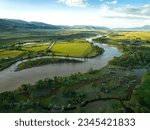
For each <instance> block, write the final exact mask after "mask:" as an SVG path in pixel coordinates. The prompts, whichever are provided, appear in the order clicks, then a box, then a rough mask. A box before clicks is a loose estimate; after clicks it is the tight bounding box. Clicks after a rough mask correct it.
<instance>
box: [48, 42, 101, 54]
mask: <svg viewBox="0 0 150 130" xmlns="http://www.w3.org/2000/svg"><path fill="white" fill-rule="evenodd" d="M102 52H103V51H102V50H101V49H99V48H96V47H94V46H93V45H92V44H91V43H88V42H86V41H77V42H76V41H72V42H56V44H55V45H54V47H53V48H52V53H51V54H52V55H59V56H69V57H94V56H96V55H98V54H100V53H102Z"/></svg>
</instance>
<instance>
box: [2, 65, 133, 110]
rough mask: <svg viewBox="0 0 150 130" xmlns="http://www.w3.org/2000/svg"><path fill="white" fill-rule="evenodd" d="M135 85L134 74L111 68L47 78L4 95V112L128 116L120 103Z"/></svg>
mask: <svg viewBox="0 0 150 130" xmlns="http://www.w3.org/2000/svg"><path fill="white" fill-rule="evenodd" d="M135 81H136V77H135V75H134V74H133V73H132V72H130V71H126V70H124V69H121V68H116V67H111V66H108V67H105V68H103V69H101V70H93V69H90V70H89V71H88V72H87V73H85V74H81V73H76V74H72V75H71V76H67V77H54V78H53V79H49V78H47V79H45V80H40V81H38V82H36V83H35V84H34V85H31V84H26V85H22V86H21V87H19V88H18V89H17V90H15V91H12V92H4V93H1V94H0V96H1V98H0V112H126V110H125V108H124V106H122V104H121V102H120V101H123V100H125V99H126V97H127V95H128V94H129V93H128V91H129V88H130V87H133V83H135ZM129 84H130V85H131V86H129ZM134 86H135V84H134ZM129 92H130V91H129ZM105 101H106V102H105ZM112 101H113V102H112ZM108 102H109V104H107V106H106V103H108ZM91 104H92V105H91ZM98 104H100V106H99V105H98ZM10 106H11V107H10ZM114 106H115V107H114ZM20 108H22V109H20ZM94 108H96V109H94Z"/></svg>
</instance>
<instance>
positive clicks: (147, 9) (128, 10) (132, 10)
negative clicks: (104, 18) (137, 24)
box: [115, 4, 150, 17]
mask: <svg viewBox="0 0 150 130" xmlns="http://www.w3.org/2000/svg"><path fill="white" fill-rule="evenodd" d="M115 11H118V12H122V13H125V14H132V15H138V16H139V15H141V16H148V17H150V4H146V5H143V6H141V7H134V6H130V5H128V6H126V7H124V8H117V9H116V10H115Z"/></svg>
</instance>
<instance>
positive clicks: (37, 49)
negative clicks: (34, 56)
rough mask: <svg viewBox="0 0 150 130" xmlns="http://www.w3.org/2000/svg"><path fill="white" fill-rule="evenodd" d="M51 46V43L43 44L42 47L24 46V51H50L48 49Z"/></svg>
mask: <svg viewBox="0 0 150 130" xmlns="http://www.w3.org/2000/svg"><path fill="white" fill-rule="evenodd" d="M50 45H51V43H48V44H45V43H43V45H42V44H40V45H24V46H22V50H26V51H33V52H39V51H43V50H46V49H48V47H49V46H50Z"/></svg>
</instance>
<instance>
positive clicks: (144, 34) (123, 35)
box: [110, 32, 150, 40]
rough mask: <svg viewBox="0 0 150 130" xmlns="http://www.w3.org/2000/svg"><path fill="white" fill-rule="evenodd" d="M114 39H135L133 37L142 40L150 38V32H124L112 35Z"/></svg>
mask: <svg viewBox="0 0 150 130" xmlns="http://www.w3.org/2000/svg"><path fill="white" fill-rule="evenodd" d="M110 38H111V39H113V40H124V39H128V40H133V39H137V38H138V39H141V40H150V32H122V33H119V35H116V36H115V35H113V36H111V37H110Z"/></svg>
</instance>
